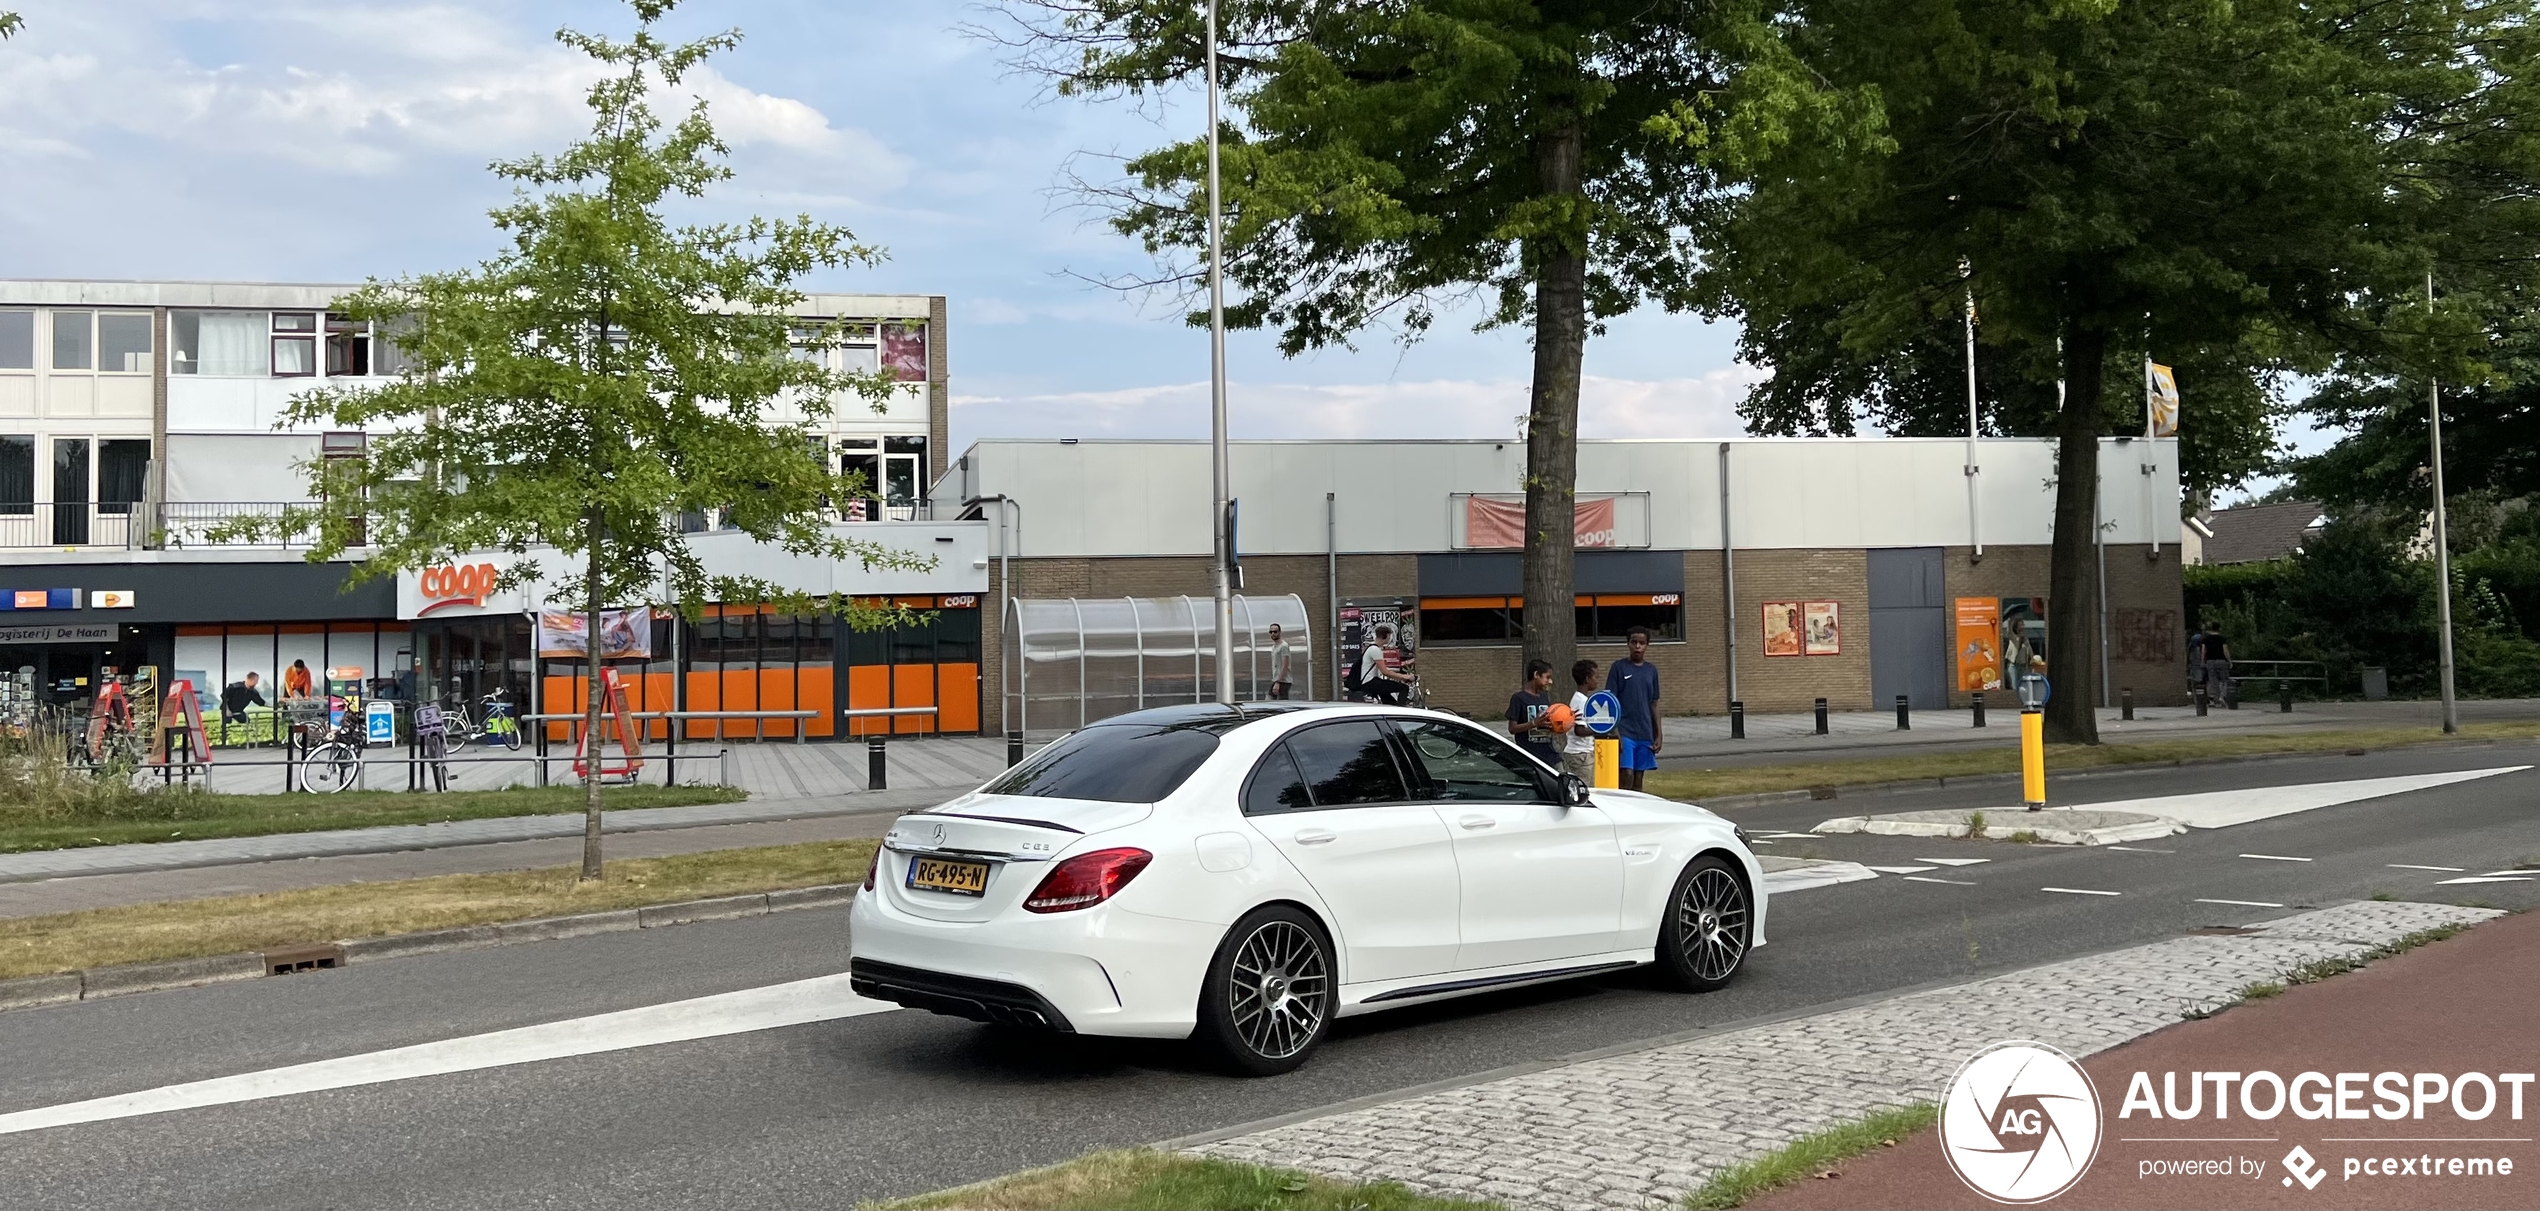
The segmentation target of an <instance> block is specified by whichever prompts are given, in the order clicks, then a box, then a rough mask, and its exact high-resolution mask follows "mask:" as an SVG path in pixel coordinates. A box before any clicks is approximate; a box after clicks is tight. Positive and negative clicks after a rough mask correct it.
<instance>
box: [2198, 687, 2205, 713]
mask: <svg viewBox="0 0 2540 1211" xmlns="http://www.w3.org/2000/svg"><path fill="white" fill-rule="evenodd" d="M2196 717H2197V718H2199V719H2202V718H2204V717H2205V691H2203V690H2201V689H2200V690H2198V691H2196Z"/></svg>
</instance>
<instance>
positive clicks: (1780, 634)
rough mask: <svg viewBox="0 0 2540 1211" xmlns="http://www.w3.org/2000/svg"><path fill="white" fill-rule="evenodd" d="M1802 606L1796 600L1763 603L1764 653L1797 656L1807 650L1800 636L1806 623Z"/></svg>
mask: <svg viewBox="0 0 2540 1211" xmlns="http://www.w3.org/2000/svg"><path fill="white" fill-rule="evenodd" d="M1804 612H1805V611H1804V608H1803V607H1802V606H1801V605H1800V603H1798V602H1796V601H1768V602H1765V603H1764V654H1765V655H1767V656H1798V655H1803V654H1805V653H1806V651H1807V643H1806V641H1805V639H1804V638H1803V637H1802V636H1803V634H1804V628H1805V627H1806V625H1807V623H1806V621H1805V619H1804V617H1803V615H1804Z"/></svg>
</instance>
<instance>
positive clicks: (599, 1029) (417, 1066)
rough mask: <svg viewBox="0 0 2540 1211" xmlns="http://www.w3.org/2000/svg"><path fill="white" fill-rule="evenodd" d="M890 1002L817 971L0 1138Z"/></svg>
mask: <svg viewBox="0 0 2540 1211" xmlns="http://www.w3.org/2000/svg"><path fill="white" fill-rule="evenodd" d="M898 1008H899V1006H897V1005H893V1004H891V1003H889V1002H887V1001H869V1000H866V999H865V998H863V997H860V996H857V995H855V994H854V993H852V992H849V991H847V977H846V975H845V974H843V973H841V974H838V975H829V976H818V977H815V978H813V979H808V980H795V981H793V982H791V983H786V984H774V985H770V986H768V987H765V988H748V989H743V990H742V991H739V992H726V993H721V994H718V995H715V996H709V997H696V998H694V999H691V1000H685V1001H672V1002H669V1003H667V1004H663V1005H647V1006H644V1007H643V1008H641V1009H625V1010H620V1011H618V1012H615V1013H602V1014H595V1015H593V1016H590V1017H585V1018H571V1019H568V1020H566V1021H562V1022H548V1023H545V1024H543V1025H538V1026H522V1027H517V1028H515V1029H511V1030H497V1031H493V1032H491V1033H489V1034H479V1035H470V1036H468V1037H466V1038H457V1039H445V1040H442V1041H441V1042H437V1043H418V1044H416V1045H414V1046H411V1047H396V1048H391V1049H389V1050H387V1051H374V1052H370V1053H368V1054H366V1055H348V1056H344V1057H342V1058H340V1059H332V1060H318V1061H315V1062H313V1063H307V1064H293V1065H291V1066H289V1067H287V1068H269V1069H266V1070H265V1071H263V1072H248V1073H241V1074H239V1075H237V1076H224V1077H215V1078H213V1079H211V1080H207V1081H191V1082H188V1083H186V1084H182V1085H165V1086H162V1087H160V1088H157V1089H144V1090H141V1091H140V1092H137V1093H119V1094H116V1095H114V1096H112V1097H101V1098H92V1099H90V1100H88V1101H84V1102H68V1103H64V1104H62V1105H59V1106H44V1107H39V1108H37V1109H34V1110H20V1111H18V1112H16V1113H14V1114H0V1135H10V1134H14V1133H17V1132H20V1131H41V1130H43V1129H44V1128H47V1127H65V1126H69V1125H71V1124H73V1123H96V1122H103V1121H106V1120H108V1119H122V1118H135V1117H138V1116H141V1115H145V1114H165V1113H167V1112H168V1111H171V1110H193V1109H198V1108H201V1107H205V1106H225V1105H229V1104H231V1103H234V1102H251V1101H256V1100H259V1099H262V1098H269V1097H288V1096H290V1095H292V1094H295V1093H315V1092H318V1091H319V1090H323V1089H348V1088H352V1087H354V1086H357V1085H377V1084H382V1083H385V1082H389V1081H404V1080H412V1079H414V1078H416V1077H423V1076H441V1075H444V1074H447V1073H453V1072H474V1071H477V1070H479V1069H484V1068H501V1067H504V1066H507V1065H511V1064H528V1063H534V1062H536V1061H539V1060H554V1059H563V1058H566V1057H568V1056H577V1055H596V1054H599V1053H601V1052H607V1051H625V1050H628V1049H630V1048H635V1047H651V1046H656V1045H658V1044H662V1043H680V1042H686V1041H688V1040H691V1039H711V1038H719V1037H721V1036H723V1035H729V1034H744V1033H748V1032H750V1031H754V1030H772V1029H775V1028H777V1027H780V1026H800V1025H803V1024H805V1023H809V1022H825V1021H829V1020H831V1019H833V1018H849V1017H856V1016H859V1015H862V1014H868V1013H884V1012H887V1011H890V1010H894V1009H898Z"/></svg>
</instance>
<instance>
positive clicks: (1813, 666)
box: [1737, 550, 1876, 714]
mask: <svg viewBox="0 0 2540 1211" xmlns="http://www.w3.org/2000/svg"><path fill="white" fill-rule="evenodd" d="M1869 568H1870V563H1869V556H1868V554H1867V553H1865V552H1863V551H1860V550H1827V551H1798V550H1774V551H1739V552H1738V553H1737V615H1738V617H1737V626H1738V635H1737V670H1738V696H1739V697H1740V698H1742V699H1744V700H1745V702H1746V709H1747V710H1748V711H1750V712H1753V713H1756V714H1768V713H1785V712H1792V711H1805V710H1808V709H1809V708H1810V707H1812V706H1814V705H1815V702H1816V700H1817V699H1819V698H1824V699H1826V704H1827V705H1828V706H1830V707H1832V708H1833V709H1835V710H1838V711H1862V710H1871V709H1874V708H1875V705H1876V704H1874V703H1872V702H1871V701H1870V579H1869V576H1870V573H1869ZM1768 601H1832V602H1835V603H1836V606H1837V614H1836V619H1837V622H1838V623H1839V624H1840V626H1841V627H1842V631H1843V651H1842V653H1841V654H1839V655H1834V656H1766V655H1764V603H1765V602H1768Z"/></svg>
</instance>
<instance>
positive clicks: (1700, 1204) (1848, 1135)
mask: <svg viewBox="0 0 2540 1211" xmlns="http://www.w3.org/2000/svg"><path fill="white" fill-rule="evenodd" d="M1939 1120H1940V1107H1938V1106H1935V1105H1933V1104H1931V1103H1929V1102H1921V1103H1917V1104H1915V1105H1912V1106H1906V1107H1902V1108H1900V1109H1896V1110H1882V1111H1879V1112H1878V1113H1876V1114H1873V1115H1871V1116H1869V1117H1868V1118H1865V1119H1861V1120H1859V1121H1857V1122H1850V1123H1844V1124H1842V1125H1840V1126H1835V1127H1828V1128H1826V1129H1825V1130H1823V1131H1819V1132H1815V1133H1813V1134H1810V1135H1803V1136H1801V1137H1799V1138H1798V1139H1795V1140H1792V1141H1791V1142H1789V1143H1787V1144H1784V1145H1782V1146H1781V1147H1780V1148H1778V1149H1775V1150H1774V1151H1772V1152H1768V1153H1765V1154H1764V1155H1762V1156H1759V1157H1756V1158H1755V1159H1754V1160H1751V1161H1743V1162H1740V1163H1738V1164H1734V1165H1731V1166H1729V1167H1728V1168H1726V1169H1722V1170H1720V1171H1719V1172H1717V1173H1714V1174H1712V1175H1711V1180H1709V1181H1707V1182H1704V1183H1702V1188H1701V1189H1699V1190H1696V1191H1694V1192H1692V1193H1690V1194H1687V1195H1685V1197H1684V1205H1685V1206H1686V1207H1688V1208H1691V1209H1692V1211H1720V1209H1722V1208H1728V1207H1738V1206H1743V1205H1745V1203H1746V1200H1748V1199H1750V1198H1754V1197H1755V1196H1757V1195H1759V1194H1764V1193H1766V1192H1769V1191H1773V1190H1778V1189H1780V1188H1782V1187H1783V1186H1787V1185H1789V1184H1791V1183H1792V1182H1796V1181H1801V1180H1804V1179H1806V1178H1809V1177H1813V1176H1815V1175H1817V1174H1819V1173H1823V1172H1825V1171H1826V1170H1828V1169H1830V1168H1832V1167H1833V1166H1835V1165H1836V1164H1838V1163H1840V1162H1842V1161H1846V1160H1850V1159H1851V1158H1853V1157H1856V1156H1859V1155H1861V1154H1862V1153H1864V1152H1868V1151H1870V1150H1871V1149H1873V1148H1885V1147H1892V1146H1894V1145H1895V1143H1896V1142H1897V1141H1898V1140H1901V1139H1904V1138H1905V1137H1907V1136H1909V1135H1912V1134H1914V1133H1915V1132H1917V1131H1920V1130H1922V1129H1923V1128H1925V1127H1929V1126H1931V1125H1932V1124H1933V1123H1935V1122H1938V1121H1939Z"/></svg>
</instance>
